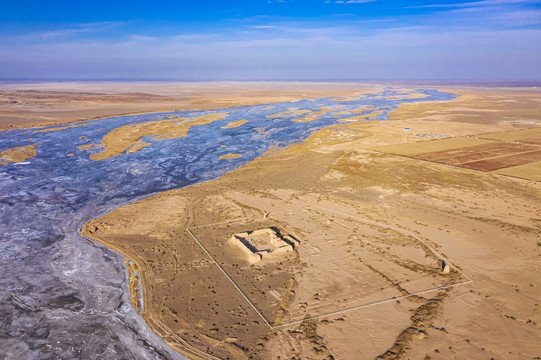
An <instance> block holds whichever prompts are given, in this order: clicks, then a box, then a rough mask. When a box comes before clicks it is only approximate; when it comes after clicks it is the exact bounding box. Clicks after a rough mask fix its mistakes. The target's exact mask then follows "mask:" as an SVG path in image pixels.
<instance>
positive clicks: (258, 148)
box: [0, 88, 455, 359]
mask: <svg viewBox="0 0 541 360" xmlns="http://www.w3.org/2000/svg"><path fill="white" fill-rule="evenodd" d="M454 97H455V95H453V94H449V93H443V92H440V91H437V90H429V89H419V90H411V91H409V90H408V91H406V90H401V89H395V88H385V89H384V90H382V91H380V92H377V93H370V94H364V95H360V96H357V97H353V98H344V99H340V98H319V99H307V100H300V101H295V102H287V103H276V104H268V105H254V106H243V107H235V108H228V109H216V110H211V111H209V110H205V111H180V112H168V113H151V114H141V115H131V116H119V117H111V118H106V119H101V120H95V121H87V122H81V123H77V124H69V125H64V126H54V127H47V128H42V129H31V130H24V129H22V130H12V131H3V132H0V158H2V154H4V157H3V160H0V164H1V165H0V227H1V231H0V274H1V276H0V358H4V357H6V358H17V359H23V358H24V359H46V358H63V359H71V358H77V359H79V358H99V359H119V358H128V359H131V358H147V359H161V358H179V359H180V358H182V357H181V356H180V355H178V354H176V353H175V352H174V351H173V350H171V349H170V348H169V347H168V346H167V345H166V344H165V343H164V342H163V341H162V340H161V339H160V338H158V337H157V336H156V335H155V334H153V333H152V332H151V331H150V330H149V329H148V328H147V327H146V325H145V324H144V322H143V321H142V319H141V318H140V317H139V316H138V315H137V314H136V313H135V311H134V310H133V308H132V307H131V305H130V302H129V293H128V290H127V288H128V285H127V275H126V269H125V267H124V264H123V261H122V258H121V257H120V256H119V255H118V254H116V253H114V252H112V251H110V250H108V249H106V248H103V247H99V246H96V245H93V244H91V243H89V242H87V241H85V239H82V238H81V237H80V236H79V235H78V232H77V229H78V228H79V227H81V225H82V224H83V223H85V222H86V221H87V220H89V219H91V218H94V217H97V216H99V215H100V214H103V213H105V212H108V211H111V210H112V209H114V208H117V207H119V206H123V205H126V204H128V203H131V202H134V201H137V200H140V199H143V198H146V197H148V196H151V195H153V194H156V193H159V192H162V191H165V190H169V189H175V188H180V187H184V186H189V185H191V184H195V183H198V182H201V181H206V180H211V179H215V178H218V177H220V176H221V175H223V174H225V173H226V172H228V171H231V170H233V169H236V168H238V167H240V166H242V165H244V164H246V163H248V162H249V161H251V160H253V159H255V158H256V157H259V156H264V155H265V154H266V153H267V152H268V151H269V150H276V149H280V148H284V147H286V146H288V145H290V144H292V143H295V142H300V141H303V140H305V139H307V138H308V137H309V136H310V135H311V134H312V133H313V132H315V131H317V130H319V129H322V128H324V127H326V126H329V125H333V124H340V123H344V122H347V121H368V120H385V119H387V114H388V113H389V112H390V111H392V110H393V109H395V108H396V107H397V106H398V105H400V104H402V103H405V102H418V101H443V100H451V99H453V98H454ZM9 149H11V150H9ZM6 151H7V152H6ZM13 153H16V154H19V155H21V154H23V155H25V154H26V155H25V156H22V158H21V157H18V158H17V157H10V156H11V155H10V154H13Z"/></svg>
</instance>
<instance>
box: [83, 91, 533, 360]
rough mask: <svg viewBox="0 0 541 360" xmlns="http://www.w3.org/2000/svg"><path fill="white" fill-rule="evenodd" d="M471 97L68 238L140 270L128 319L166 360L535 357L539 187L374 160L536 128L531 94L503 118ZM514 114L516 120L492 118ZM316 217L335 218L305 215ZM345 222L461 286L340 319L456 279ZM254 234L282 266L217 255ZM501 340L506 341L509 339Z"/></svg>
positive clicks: (338, 136) (187, 191)
mask: <svg viewBox="0 0 541 360" xmlns="http://www.w3.org/2000/svg"><path fill="white" fill-rule="evenodd" d="M482 96H483V95H482V94H480V93H475V92H474V93H473V94H471V96H470V97H467V98H466V99H465V100H462V103H460V106H457V105H456V103H455V102H454V101H452V102H447V103H441V104H438V103H430V104H422V105H419V106H421V107H422V111H423V116H415V114H420V113H421V110H419V111H418V112H415V107H416V105H406V106H405V107H407V108H408V109H413V110H410V111H413V112H412V113H410V114H409V115H407V118H408V119H407V120H405V119H404V117H403V118H402V119H401V120H395V121H380V122H348V123H346V124H343V125H333V126H331V127H327V128H324V129H322V130H319V131H318V132H316V133H314V134H313V135H312V136H311V137H310V138H309V139H308V140H306V141H305V142H304V143H303V144H298V145H293V146H291V147H289V148H288V149H287V150H285V151H282V152H279V153H277V154H274V155H271V156H267V157H261V158H258V159H256V160H254V161H252V162H250V163H248V164H246V165H245V166H243V167H241V168H239V169H236V170H234V171H231V172H229V173H227V174H226V175H224V176H222V177H220V178H219V179H216V180H212V181H208V182H205V183H200V184H196V185H193V186H190V187H188V188H184V189H179V190H172V191H168V192H165V193H162V194H159V195H156V196H153V197H151V198H148V199H145V200H143V201H140V202H137V203H134V204H131V205H128V206H125V207H122V208H119V209H116V210H114V211H112V212H111V213H109V214H107V215H105V216H103V217H101V218H99V219H95V220H93V221H91V222H90V223H89V224H87V226H85V232H84V233H83V234H84V235H85V236H89V237H91V238H93V239H95V240H97V241H99V242H101V243H103V244H105V245H106V246H111V247H114V248H115V249H118V251H119V252H120V253H122V254H124V255H125V256H126V257H128V258H130V259H132V260H133V261H134V262H136V263H137V264H138V265H139V268H140V271H141V278H142V282H143V286H144V291H143V294H144V297H145V299H144V302H145V308H144V312H143V313H142V316H143V318H145V320H146V321H147V322H148V324H149V325H150V326H151V328H152V329H153V330H154V331H156V332H157V333H158V334H160V336H162V337H163V338H164V339H165V340H166V341H167V342H168V343H169V344H170V345H171V346H173V347H174V348H176V349H177V350H178V351H179V352H181V353H185V354H190V353H189V352H187V351H186V344H190V345H189V346H190V347H195V348H197V349H199V350H200V351H202V352H203V353H205V354H210V355H211V356H215V357H218V358H227V357H232V358H250V357H253V358H263V359H265V358H269V359H270V358H276V357H278V356H280V357H283V358H290V357H292V356H299V357H303V356H310V357H312V358H328V357H329V356H331V355H332V356H333V357H334V358H370V357H372V358H373V357H376V356H381V358H389V359H390V358H396V357H397V356H408V357H415V358H416V357H423V356H430V357H432V358H437V357H441V358H449V357H454V356H458V354H463V353H468V354H469V355H471V356H473V357H484V356H489V357H490V356H492V357H498V356H502V354H505V355H506V356H507V355H509V356H519V357H528V356H529V357H534V356H538V353H539V350H540V349H539V347H538V344H537V340H536V339H537V338H538V336H539V334H540V329H539V325H538V324H540V323H541V318H540V313H539V311H540V310H538V309H537V304H535V300H534V299H536V298H538V297H539V296H540V295H541V293H540V292H539V291H540V290H539V289H540V286H541V284H539V283H538V280H537V277H536V270H535V269H536V265H535V264H536V263H537V261H538V258H539V256H541V247H539V246H538V244H536V239H538V237H539V235H540V233H541V228H540V224H539V222H538V219H539V217H540V216H541V208H540V207H539V204H540V203H541V187H540V185H539V182H536V181H528V180H521V179H514V178H509V177H505V176H501V175H497V174H492V173H486V172H482V171H476V170H469V169H464V168H460V167H456V166H449V165H443V164H439V163H435V162H429V161H423V160H417V159H414V158H404V157H402V156H397V155H394V154H391V153H387V152H382V151H379V150H377V149H376V148H377V147H380V146H384V145H394V144H399V143H414V142H418V141H427V140H430V139H427V138H426V137H425V136H424V135H423V136H420V135H414V134H445V135H447V136H449V137H472V136H475V135H478V134H483V133H487V132H496V131H505V130H511V129H517V128H522V127H524V124H526V123H527V124H528V125H529V126H532V125H541V120H540V119H539V115H538V114H539V113H538V112H535V111H533V110H535V109H536V108H535V103H536V100H535V98H536V96H538V95H535V94H534V95H530V99H529V100H527V101H529V102H530V104H532V105H531V106H530V107H527V106H526V107H525V106H521V104H520V100H517V99H514V100H516V101H514V102H507V103H506V104H504V105H505V106H504V108H503V109H499V108H496V109H493V108H491V105H490V101H495V102H498V103H501V99H503V98H505V96H506V93H505V92H499V95H498V98H493V99H492V100H491V99H490V97H487V98H485V102H484V103H479V102H478V100H479V98H480V97H482ZM510 96H513V95H512V94H511V95H510ZM524 96H525V95H524ZM532 98H533V99H534V100H533V101H532ZM459 99H460V98H459ZM525 99H526V98H525ZM459 101H460V100H459ZM433 104H437V105H434V108H431V106H432V105H433ZM400 109H401V108H400ZM513 109H516V110H517V111H528V109H530V110H529V111H530V113H528V114H525V113H522V114H521V115H520V116H517V117H516V118H515V119H509V117H508V116H504V115H502V112H503V113H504V114H505V112H512V111H513ZM524 109H526V110H524ZM399 111H400V110H399ZM397 112H398V111H397ZM481 114H490V115H492V116H489V115H486V116H481ZM464 115H466V116H464ZM476 115H477V116H476ZM391 118H393V113H391ZM456 119H459V120H456ZM406 128H407V129H410V130H408V132H406V131H405V129H406ZM409 131H412V133H410V132H409ZM285 164H287V166H285ZM315 207H323V208H326V209H331V210H333V211H334V212H335V213H332V212H331V213H329V212H325V211H323V212H321V211H319V212H318V213H317V214H316V213H313V210H310V209H314V208H315ZM336 213H340V214H347V216H337V215H336ZM150 214H152V216H150ZM354 218H364V219H371V220H373V221H378V222H382V223H385V224H387V225H392V226H396V227H399V228H402V229H407V230H408V231H412V232H413V233H415V234H417V235H418V236H419V237H420V238H422V239H423V240H424V241H426V243H427V244H429V245H430V247H432V248H434V249H436V250H437V251H438V252H439V253H441V254H443V255H444V256H445V258H446V259H448V260H449V261H450V262H451V264H453V266H456V268H457V269H459V270H460V271H462V272H463V273H464V274H466V275H467V276H468V277H470V278H471V279H472V280H473V282H472V283H468V284H464V285H460V286H457V287H453V288H449V289H448V290H445V291H439V292H438V291H434V292H431V293H427V294H422V295H418V296H407V297H406V298H401V299H400V301H390V302H387V303H384V304H381V305H378V306H374V307H365V308H362V309H359V310H356V311H347V312H343V313H341V312H340V311H341V310H340V309H342V310H344V309H348V308H349V307H351V306H362V305H363V303H366V304H369V303H371V302H374V301H379V300H383V299H392V298H393V297H399V296H402V295H404V294H405V295H408V294H414V293H417V292H418V291H422V290H426V289H427V288H429V286H431V284H432V283H431V281H436V280H438V279H439V280H438V281H440V282H441V283H442V284H450V285H452V284H453V283H454V282H456V283H459V282H460V278H459V277H460V276H459V275H460V274H453V273H451V275H450V276H447V275H442V273H441V272H440V270H439V267H438V266H440V264H439V263H438V259H437V257H436V258H434V257H433V254H431V253H430V252H429V251H427V250H426V249H425V248H423V246H422V245H419V244H418V243H415V242H414V241H412V240H411V239H408V238H401V237H400V236H398V235H396V234H394V235H393V234H392V233H385V231H383V230H381V229H377V228H366V227H365V225H363V224H362V223H360V222H359V221H357V220H355V219H354ZM235 219H241V220H235ZM223 222H226V224H225V225H210V224H222V223H223ZM268 227H275V228H277V229H279V230H280V232H281V234H282V235H284V236H286V235H288V236H289V235H291V236H292V237H294V238H296V239H298V240H299V244H300V246H299V247H298V248H297V250H296V253H294V254H296V255H294V256H293V255H292V257H291V256H285V257H284V258H282V259H280V260H279V261H278V262H273V261H270V260H269V262H263V263H261V264H256V265H250V264H248V263H246V262H245V260H243V258H242V256H240V255H238V254H239V253H238V252H237V251H235V250H234V248H231V247H228V245H226V243H227V242H226V240H227V239H229V237H230V236H231V234H242V233H243V231H246V230H249V231H250V230H257V229H260V228H268ZM188 228H190V229H193V228H197V229H198V230H197V231H196V233H195V236H196V237H197V238H198V239H200V240H201V241H202V243H203V245H204V246H205V248H207V250H208V252H209V253H210V255H211V256H212V258H214V259H215V260H217V261H218V262H219V263H220V265H221V266H222V267H224V269H226V271H228V273H229V274H230V275H231V277H232V278H233V279H234V281H235V283H236V284H238V285H239V287H240V289H241V290H242V292H244V293H245V295H247V296H248V297H249V298H250V299H251V301H252V303H253V304H255V306H256V309H258V310H259V311H260V312H261V313H262V314H263V316H264V317H265V318H266V319H268V320H269V323H270V324H271V325H272V327H269V326H268V325H266V324H265V323H264V321H262V320H261V317H260V316H259V314H258V313H257V312H256V311H254V309H253V308H251V307H250V304H248V303H247V302H246V300H245V299H244V298H243V296H242V294H241V293H239V292H238V290H237V289H235V288H234V287H233V286H232V284H231V283H230V282H228V281H227V280H226V279H224V277H223V274H222V273H221V272H220V269H219V268H218V267H216V265H215V264H214V263H213V261H212V259H211V258H209V254H207V253H205V252H204V251H203V250H202V249H201V247H200V246H199V245H198V244H197V243H196V242H195V241H194V239H193V238H191V237H190V234H189V233H188V232H187V231H186V229H188ZM350 232H351V234H350ZM348 234H349V235H348ZM389 236H390V237H389ZM331 240H332V241H331ZM292 254H293V253H292ZM239 256H240V257H239ZM358 264H363V265H362V268H359V267H358V266H359V265H358ZM363 269H364V270H363ZM359 274H362V276H359ZM404 274H406V275H404ZM355 279H357V280H355ZM358 279H361V280H358ZM362 279H371V281H368V282H366V281H363V280H362ZM428 279H430V280H428ZM434 279H436V280H434ZM352 284H355V285H354V286H352ZM374 284H378V285H377V286H375V287H374V286H373V285H374ZM352 289H353V290H352ZM357 289H363V290H362V291H360V292H359V291H356V290H357ZM361 294H363V295H362V296H360V295H361ZM367 294H368V295H367ZM359 301H360V302H359ZM326 313H327V314H331V315H329V316H320V315H325V314H326ZM288 319H289V320H288ZM296 319H300V320H301V321H300V322H298V323H295V324H292V325H288V323H293V322H294V321H295V320H296ZM290 320H291V321H290ZM284 324H285V325H284ZM494 324H496V325H494ZM282 325H284V326H282ZM504 329H509V331H510V332H512V333H514V334H520V337H519V338H515V341H513V342H510V341H508V336H509V335H508V334H509V332H508V331H506V330H504ZM487 334H490V336H487ZM190 355H191V356H194V354H193V353H191V354H190ZM195 357H197V356H195ZM201 357H202V358H204V356H201Z"/></svg>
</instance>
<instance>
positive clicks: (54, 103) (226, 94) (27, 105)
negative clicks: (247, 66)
mask: <svg viewBox="0 0 541 360" xmlns="http://www.w3.org/2000/svg"><path fill="white" fill-rule="evenodd" d="M377 88H381V86H378V85H369V84H359V83H306V82H284V83H279V82H272V83H261V82H256V83H251V82H219V83H213V82H198V83H186V82H184V83H175V82H171V83H169V82H158V83H155V82H154V83H153V82H130V83H122V82H111V83H104V82H99V83H91V82H88V83H69V82H66V83H29V84H0V130H2V129H6V128H17V127H35V126H45V125H57V124H63V123H70V122H75V121H81V120H88V119H95V118H100V117H104V116H112V115H121V114H133V113H141V112H156V111H173V110H202V109H218V108H227V107H231V106H242V105H253V104H266V103H275V102H285V101H293V100H298V99H306V98H312V97H325V96H351V95H355V94H358V93H363V92H370V91H374V90H375V89H377Z"/></svg>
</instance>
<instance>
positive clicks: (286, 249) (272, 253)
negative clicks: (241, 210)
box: [229, 227, 298, 264]
mask: <svg viewBox="0 0 541 360" xmlns="http://www.w3.org/2000/svg"><path fill="white" fill-rule="evenodd" d="M296 243H298V240H296V239H295V238H294V237H292V236H291V235H283V234H281V232H280V230H278V229H277V228H275V227H269V228H264V229H259V230H253V231H247V232H242V233H237V234H234V235H233V236H231V238H230V239H229V244H231V245H233V246H236V247H237V248H238V249H239V250H240V251H241V252H242V253H243V254H244V255H245V256H246V259H247V260H248V262H249V263H251V264H254V263H258V262H260V261H262V260H267V259H269V260H270V259H274V258H281V257H283V256H284V255H285V254H287V253H290V252H293V251H294V250H295V244H296Z"/></svg>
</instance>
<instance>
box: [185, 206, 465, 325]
mask: <svg viewBox="0 0 541 360" xmlns="http://www.w3.org/2000/svg"><path fill="white" fill-rule="evenodd" d="M305 209H314V210H316V209H319V210H321V211H324V212H331V213H335V214H338V215H340V216H344V217H348V218H351V219H354V220H356V221H359V222H362V223H365V224H371V225H375V226H379V227H381V228H384V229H390V230H394V231H396V232H399V233H402V234H405V235H409V236H412V237H413V238H415V239H416V240H417V241H419V242H420V243H421V244H423V245H424V246H426V247H427V248H428V249H429V250H430V251H432V253H433V254H434V255H436V257H438V258H439V259H440V260H443V261H445V262H446V263H447V264H449V266H450V267H452V268H453V269H455V270H456V271H457V272H458V273H459V274H460V275H462V276H464V277H465V278H466V279H467V280H466V281H461V282H458V283H455V284H451V285H446V286H439V287H435V288H432V289H427V290H421V291H417V292H414V293H411V294H407V295H402V296H398V297H393V298H389V299H385V300H380V301H375V302H372V303H368V304H364V305H359V306H354V307H351V308H347V309H342V310H338V311H333V312H329V313H325V314H321V315H316V316H310V317H307V318H304V319H302V320H294V321H291V322H288V323H284V324H280V325H271V324H270V323H269V321H268V320H267V319H266V318H265V316H263V314H262V313H261V312H260V311H259V310H258V309H257V307H256V306H255V304H254V303H253V302H252V301H251V300H250V298H249V297H248V296H247V295H246V294H245V293H244V291H242V289H241V288H240V286H239V285H237V283H236V282H235V281H234V280H233V279H232V278H231V276H229V274H228V273H227V272H226V271H225V270H224V268H223V267H222V266H221V265H220V264H219V263H218V261H216V259H215V258H214V257H213V256H212V255H211V254H210V252H209V251H208V250H207V249H206V248H205V246H204V245H203V244H202V243H201V241H199V240H198V239H197V237H196V236H195V235H194V233H193V232H192V231H191V229H197V228H202V227H207V226H212V225H222V224H227V223H231V222H237V221H241V220H248V219H254V220H255V219H256V218H253V217H243V218H238V219H233V220H230V221H223V222H218V223H213V224H206V225H199V226H193V227H190V228H187V229H186V231H188V233H190V235H191V236H192V238H193V239H194V240H195V241H196V242H197V244H199V246H200V247H201V249H203V251H204V252H205V253H206V254H207V255H208V257H209V258H210V259H211V260H212V262H213V263H214V264H216V266H217V267H218V269H220V271H221V272H222V273H223V274H224V275H225V277H226V278H227V279H228V280H229V281H230V282H231V284H233V286H234V287H235V289H237V291H238V292H239V293H240V294H241V295H242V296H243V297H244V299H245V300H246V301H247V302H248V304H250V306H251V307H252V308H253V309H254V310H255V312H256V313H257V314H258V315H259V316H260V317H261V319H263V321H264V322H265V324H267V325H268V326H269V327H270V328H271V329H278V328H284V327H287V326H292V325H297V324H300V323H302V322H304V321H309V320H315V319H321V318H325V317H329V316H333V315H339V314H343V313H346V312H350V311H354V310H359V309H363V308H367V307H371V306H375V305H380V304H385V303H389V302H393V301H397V300H401V299H405V298H408V297H411V296H418V295H422V294H426V293H429V292H433V291H438V290H444V289H449V288H452V287H457V286H460V285H465V284H468V283H472V282H473V280H472V279H471V278H470V277H469V276H468V275H466V274H465V273H464V272H463V271H462V270H460V269H458V268H457V267H456V266H455V265H454V264H453V263H451V262H450V261H449V260H447V259H446V258H445V257H444V256H443V255H441V254H440V253H439V252H437V251H436V250H435V249H434V248H433V247H432V246H430V245H428V244H427V243H426V242H424V241H423V240H422V239H421V238H420V237H418V236H417V235H415V234H414V233H413V232H411V231H409V230H404V229H402V228H399V227H396V226H392V225H387V224H382V223H379V222H376V221H373V220H369V219H365V218H361V217H357V216H352V215H349V214H346V213H342V212H340V211H336V210H331V209H327V208H324V207H321V206H311V207H310V206H309V207H306V208H304V209H302V208H297V209H295V210H305ZM288 212H292V211H291V210H285V211H279V212H276V213H273V214H278V213H288Z"/></svg>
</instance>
